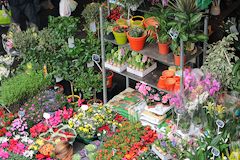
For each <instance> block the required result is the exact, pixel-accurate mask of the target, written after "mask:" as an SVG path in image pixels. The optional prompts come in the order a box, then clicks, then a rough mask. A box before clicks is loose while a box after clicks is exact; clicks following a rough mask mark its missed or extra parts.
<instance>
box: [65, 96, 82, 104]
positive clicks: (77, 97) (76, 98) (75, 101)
mask: <svg viewBox="0 0 240 160" xmlns="http://www.w3.org/2000/svg"><path fill="white" fill-rule="evenodd" d="M73 97H74V100H73ZM67 99H71V102H70V104H72V105H75V104H77V103H78V100H79V99H81V97H80V96H78V95H69V96H67Z"/></svg>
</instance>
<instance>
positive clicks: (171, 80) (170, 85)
mask: <svg viewBox="0 0 240 160" xmlns="http://www.w3.org/2000/svg"><path fill="white" fill-rule="evenodd" d="M175 83H176V80H175V79H174V78H167V79H166V80H165V89H166V90H168V91H173V89H174V85H175Z"/></svg>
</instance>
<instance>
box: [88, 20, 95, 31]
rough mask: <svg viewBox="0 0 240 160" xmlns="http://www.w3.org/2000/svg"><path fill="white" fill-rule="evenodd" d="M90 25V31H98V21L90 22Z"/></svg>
mask: <svg viewBox="0 0 240 160" xmlns="http://www.w3.org/2000/svg"><path fill="white" fill-rule="evenodd" d="M89 25H90V26H89V27H90V31H92V32H96V31H97V27H96V23H95V22H91V23H90V24H89Z"/></svg>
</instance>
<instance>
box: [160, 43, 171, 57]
mask: <svg viewBox="0 0 240 160" xmlns="http://www.w3.org/2000/svg"><path fill="white" fill-rule="evenodd" d="M158 49H159V53H160V54H163V55H166V54H168V53H169V43H158Z"/></svg>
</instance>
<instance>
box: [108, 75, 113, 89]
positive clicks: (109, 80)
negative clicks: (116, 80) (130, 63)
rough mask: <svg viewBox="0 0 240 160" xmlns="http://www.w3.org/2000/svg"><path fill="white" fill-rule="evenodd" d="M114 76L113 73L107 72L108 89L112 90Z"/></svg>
mask: <svg viewBox="0 0 240 160" xmlns="http://www.w3.org/2000/svg"><path fill="white" fill-rule="evenodd" d="M113 75H114V74H113V72H112V71H108V72H107V88H112V83H113V82H112V81H113Z"/></svg>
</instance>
